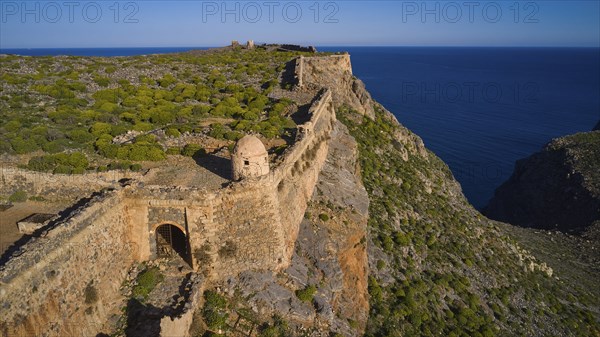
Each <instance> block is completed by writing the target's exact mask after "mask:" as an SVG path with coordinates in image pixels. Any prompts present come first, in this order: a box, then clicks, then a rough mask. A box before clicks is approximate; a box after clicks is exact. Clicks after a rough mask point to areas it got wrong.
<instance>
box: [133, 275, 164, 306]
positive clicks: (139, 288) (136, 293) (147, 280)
mask: <svg viewBox="0 0 600 337" xmlns="http://www.w3.org/2000/svg"><path fill="white" fill-rule="evenodd" d="M163 279H164V276H163V275H162V274H161V272H160V270H159V269H158V268H157V267H152V268H147V269H145V270H144V271H142V272H141V273H140V274H139V275H138V276H137V279H136V281H137V284H136V285H135V286H134V287H133V290H132V295H133V297H135V298H137V299H140V300H146V299H147V298H148V295H149V294H150V292H151V291H152V290H153V289H154V288H155V287H156V286H157V285H158V284H159V283H160V282H162V280H163Z"/></svg>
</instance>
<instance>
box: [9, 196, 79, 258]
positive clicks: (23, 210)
mask: <svg viewBox="0 0 600 337" xmlns="http://www.w3.org/2000/svg"><path fill="white" fill-rule="evenodd" d="M68 206H69V205H68V204H65V203H48V202H40V201H26V202H18V203H15V204H14V205H13V207H11V208H9V209H7V210H4V211H0V255H1V254H3V253H4V252H5V251H6V250H7V249H8V247H10V246H11V245H12V244H13V243H15V242H16V241H17V240H19V239H20V238H21V237H22V236H23V234H21V233H19V229H18V228H17V222H18V221H20V220H22V219H24V218H26V217H28V216H29V215H31V214H33V213H54V214H56V213H58V212H60V211H62V210H63V209H65V208H66V207H68Z"/></svg>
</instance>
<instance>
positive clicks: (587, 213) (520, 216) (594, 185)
mask: <svg viewBox="0 0 600 337" xmlns="http://www.w3.org/2000/svg"><path fill="white" fill-rule="evenodd" d="M599 166H600V131H591V132H585V133H578V134H575V135H570V136H566V137H562V138H558V139H555V140H553V141H551V142H550V143H549V144H548V145H546V146H545V147H544V149H543V150H542V151H541V152H538V153H535V154H533V155H531V156H530V157H528V158H525V159H522V160H519V161H517V163H516V165H515V171H514V173H513V175H512V176H511V177H510V179H509V180H508V181H507V182H505V183H504V184H503V185H502V186H500V187H499V188H498V189H497V190H496V193H495V195H494V197H493V198H492V200H491V201H490V203H489V205H488V206H487V207H486V208H485V210H484V214H486V215H487V216H488V217H490V218H492V219H496V220H499V221H504V222H508V223H511V224H514V225H520V226H524V227H533V228H541V229H558V230H561V231H572V230H573V231H581V230H584V229H585V228H586V227H588V226H590V225H591V224H592V223H593V222H594V221H597V220H600V170H599V169H598V168H599Z"/></svg>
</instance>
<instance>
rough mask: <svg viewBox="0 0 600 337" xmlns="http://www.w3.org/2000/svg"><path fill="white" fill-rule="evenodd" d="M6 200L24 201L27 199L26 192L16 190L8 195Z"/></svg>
mask: <svg viewBox="0 0 600 337" xmlns="http://www.w3.org/2000/svg"><path fill="white" fill-rule="evenodd" d="M8 201H10V202H25V201H27V192H25V191H23V190H18V191H16V192H15V193H13V194H11V195H10V196H9V197H8Z"/></svg>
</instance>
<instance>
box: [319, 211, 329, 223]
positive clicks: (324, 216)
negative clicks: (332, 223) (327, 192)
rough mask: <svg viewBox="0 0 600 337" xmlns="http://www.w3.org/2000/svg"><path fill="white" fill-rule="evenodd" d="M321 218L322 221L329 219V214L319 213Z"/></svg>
mask: <svg viewBox="0 0 600 337" xmlns="http://www.w3.org/2000/svg"><path fill="white" fill-rule="evenodd" d="M319 219H321V221H329V215H327V214H325V213H321V214H319Z"/></svg>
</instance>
